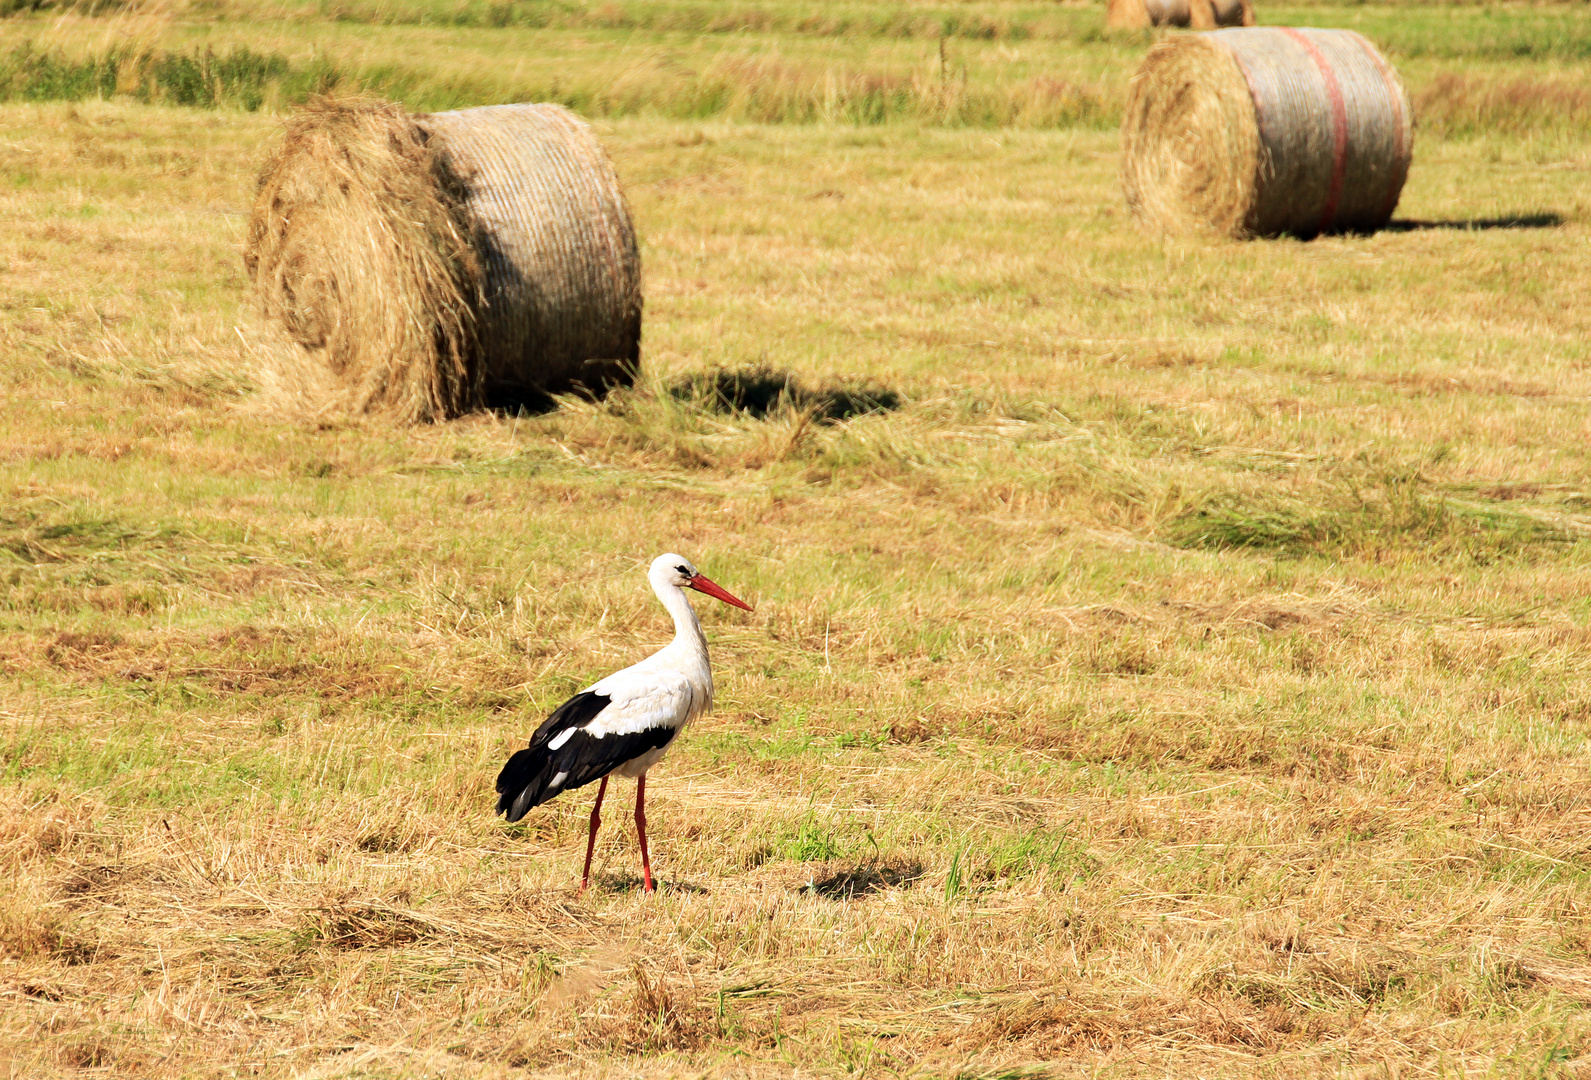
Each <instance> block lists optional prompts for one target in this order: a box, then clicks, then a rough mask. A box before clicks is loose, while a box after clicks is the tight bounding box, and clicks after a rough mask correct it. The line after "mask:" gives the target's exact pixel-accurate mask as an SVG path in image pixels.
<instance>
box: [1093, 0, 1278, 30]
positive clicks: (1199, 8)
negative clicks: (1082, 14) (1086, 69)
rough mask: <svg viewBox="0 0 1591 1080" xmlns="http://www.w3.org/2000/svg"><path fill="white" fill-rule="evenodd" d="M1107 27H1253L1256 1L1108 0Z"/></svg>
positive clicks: (1106, 10) (1203, 28) (1197, 28)
mask: <svg viewBox="0 0 1591 1080" xmlns="http://www.w3.org/2000/svg"><path fill="white" fill-rule="evenodd" d="M1105 25H1106V26H1112V27H1120V28H1123V29H1128V30H1142V29H1147V28H1149V27H1151V26H1182V27H1191V28H1192V29H1194V30H1214V29H1215V28H1216V27H1218V26H1253V25H1254V0H1106V4H1105Z"/></svg>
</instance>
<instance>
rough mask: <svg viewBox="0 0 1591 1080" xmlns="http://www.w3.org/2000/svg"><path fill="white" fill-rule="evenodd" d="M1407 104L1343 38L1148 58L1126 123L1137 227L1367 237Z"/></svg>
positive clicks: (1208, 44)
mask: <svg viewBox="0 0 1591 1080" xmlns="http://www.w3.org/2000/svg"><path fill="white" fill-rule="evenodd" d="M1412 143H1413V127H1412V122H1411V114H1410V109H1409V103H1408V97H1407V95H1406V94H1405V93H1404V90H1403V85H1402V83H1401V82H1400V81H1399V79H1398V77H1397V74H1396V72H1394V71H1393V70H1392V67H1391V66H1390V65H1389V64H1388V63H1387V62H1386V60H1385V59H1384V58H1383V57H1382V56H1381V54H1380V53H1379V52H1377V51H1376V49H1375V47H1374V46H1373V45H1371V44H1370V42H1368V41H1367V40H1365V39H1364V38H1363V37H1361V36H1360V35H1359V34H1356V33H1354V32H1353V31H1351V30H1313V29H1294V28H1272V27H1265V28H1249V29H1236V30H1220V31H1216V32H1215V33H1211V34H1202V35H1197V36H1188V37H1181V38H1178V39H1176V40H1173V41H1168V42H1164V43H1162V44H1160V45H1157V46H1155V48H1153V49H1152V50H1150V53H1149V56H1148V57H1147V58H1146V59H1145V60H1144V64H1143V66H1142V67H1141V68H1140V69H1139V71H1138V73H1137V74H1136V75H1135V76H1134V77H1133V81H1132V87H1131V89H1130V91H1129V94H1128V101H1127V109H1126V115H1125V117H1124V119H1123V122H1122V186H1123V190H1124V193H1125V195H1126V198H1127V204H1128V206H1129V207H1130V208H1131V210H1132V212H1133V214H1134V216H1135V217H1136V218H1137V219H1138V221H1139V222H1140V223H1141V224H1144V225H1146V226H1148V227H1150V228H1153V229H1156V230H1159V231H1163V232H1166V233H1170V234H1173V235H1182V234H1190V233H1212V234H1216V235H1226V236H1234V237H1244V236H1274V235H1278V234H1282V233H1290V234H1293V235H1297V236H1301V237H1311V236H1315V235H1317V234H1319V233H1323V232H1343V231H1372V230H1375V229H1378V228H1381V227H1382V226H1383V225H1385V224H1386V223H1387V221H1388V220H1389V219H1390V218H1391V216H1392V211H1393V209H1394V208H1395V207H1396V205H1397V201H1398V196H1399V194H1400V193H1401V192H1402V190H1403V182H1404V180H1405V179H1406V178H1407V176H1408V169H1409V162H1410V159H1411V154H1412Z"/></svg>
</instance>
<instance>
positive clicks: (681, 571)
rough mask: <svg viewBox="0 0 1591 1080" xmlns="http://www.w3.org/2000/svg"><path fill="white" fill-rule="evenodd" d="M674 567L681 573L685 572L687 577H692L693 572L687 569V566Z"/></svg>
mask: <svg viewBox="0 0 1591 1080" xmlns="http://www.w3.org/2000/svg"><path fill="white" fill-rule="evenodd" d="M674 569H676V570H678V571H679V572H680V573H682V574H684V575H685V576H686V577H690V576H691V572H690V571H689V570H688V569H686V568H685V567H683V566H676V567H675V568H674Z"/></svg>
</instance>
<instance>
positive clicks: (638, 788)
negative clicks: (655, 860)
mask: <svg viewBox="0 0 1591 1080" xmlns="http://www.w3.org/2000/svg"><path fill="white" fill-rule="evenodd" d="M635 835H637V836H639V837H640V838H641V876H642V877H643V878H644V879H645V881H646V891H647V892H653V891H655V890H654V889H653V888H652V859H651V857H650V856H648V855H647V853H646V774H645V773H642V774H641V778H640V779H639V780H637V781H636V782H635Z"/></svg>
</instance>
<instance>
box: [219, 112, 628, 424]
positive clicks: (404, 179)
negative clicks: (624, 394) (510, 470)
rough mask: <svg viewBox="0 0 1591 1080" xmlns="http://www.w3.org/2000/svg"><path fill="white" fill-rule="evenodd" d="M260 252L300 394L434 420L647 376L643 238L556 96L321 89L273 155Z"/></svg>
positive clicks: (281, 371)
mask: <svg viewBox="0 0 1591 1080" xmlns="http://www.w3.org/2000/svg"><path fill="white" fill-rule="evenodd" d="M243 258H244V264H245V266H246V267H247V269H248V272H249V275H250V277H251V278H252V279H253V281H254V287H255V292H256V294H257V295H258V297H259V300H260V303H261V306H262V308H263V310H264V311H265V313H266V315H267V316H269V317H271V318H273V319H274V320H276V321H278V322H279V323H280V324H281V325H282V326H283V327H284V328H285V329H286V330H287V332H288V333H289V334H290V335H291V336H292V338H293V339H294V340H295V341H296V342H297V343H298V346H300V348H295V349H293V350H291V351H289V352H286V353H284V354H280V355H279V356H278V357H277V358H276V359H275V363H274V367H275V369H276V370H274V371H273V372H271V375H272V377H273V379H274V380H275V381H276V382H277V383H279V384H282V385H284V386H286V387H287V388H289V390H290V392H291V393H292V395H293V396H295V397H297V398H299V399H300V404H307V405H309V406H310V407H311V408H312V409H313V410H315V411H322V410H328V409H333V410H344V411H352V412H370V413H381V414H386V415H390V416H392V417H393V418H395V419H398V420H409V421H425V420H434V419H443V418H446V417H450V416H456V415H458V414H460V413H462V412H465V411H467V410H469V409H473V408H478V407H480V406H482V405H485V404H492V403H503V404H513V403H516V402H523V401H526V400H534V399H535V398H537V397H538V396H540V395H544V394H548V393H559V392H564V391H568V390H581V389H583V390H587V391H593V392H595V391H600V390H601V389H603V388H604V387H606V386H609V385H613V384H627V383H629V382H630V381H632V380H633V378H634V375H635V370H636V366H637V365H638V363H639V361H640V339H641V272H640V254H639V251H638V249H637V246H636V240H635V230H634V227H633V225H632V223H631V220H630V214H629V208H628V207H627V205H626V204H625V201H624V196H623V193H622V192H621V190H620V188H619V184H618V179H617V177H616V176H615V175H614V172H613V168H612V166H611V165H610V164H609V162H608V160H607V157H606V155H605V154H604V153H603V151H602V148H601V146H600V145H599V144H598V143H597V141H596V139H595V137H594V136H593V135H592V134H591V131H590V129H589V128H587V127H586V125H585V124H583V123H581V122H580V121H579V120H577V119H576V118H575V117H574V116H573V115H571V114H570V113H569V112H568V111H567V110H565V109H562V108H560V107H558V106H556V105H498V106H491V107H487V108H479V109H466V110H462V111H459V112H449V113H435V114H431V115H428V116H410V115H409V114H407V113H405V112H404V111H403V110H402V109H401V108H399V107H398V106H396V105H393V104H390V103H385V102H373V101H363V100H356V101H335V100H320V101H316V102H312V103H311V104H309V105H308V106H306V107H305V108H304V110H303V111H301V112H300V113H298V114H297V115H296V116H295V117H294V118H293V119H292V120H291V121H290V122H289V124H288V126H287V131H286V135H285V138H284V139H283V141H282V145H281V146H280V147H279V149H278V150H277V151H276V153H275V154H273V155H272V157H271V159H270V160H269V161H268V162H267V163H266V165H265V167H264V169H263V170H262V171H261V173H260V178H259V187H258V191H257V193H256V196H255V201H254V210H253V215H252V218H251V220H250V226H249V234H248V240H247V243H246V245H245V250H244V256H243Z"/></svg>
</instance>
